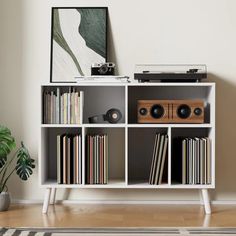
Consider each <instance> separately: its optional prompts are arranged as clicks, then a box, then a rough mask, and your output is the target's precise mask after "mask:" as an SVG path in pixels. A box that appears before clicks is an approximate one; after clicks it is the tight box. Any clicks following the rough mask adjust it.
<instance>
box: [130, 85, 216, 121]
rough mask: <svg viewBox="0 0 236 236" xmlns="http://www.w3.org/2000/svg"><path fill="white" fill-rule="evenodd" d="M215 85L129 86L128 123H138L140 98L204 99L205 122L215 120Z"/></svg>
mask: <svg viewBox="0 0 236 236" xmlns="http://www.w3.org/2000/svg"><path fill="white" fill-rule="evenodd" d="M214 91H215V90H214V87H213V86H212V85H210V84H209V85H206V86H197V84H195V86H162V85H161V84H159V85H156V86H142V85H140V86H129V87H128V107H129V109H128V123H129V124H137V101H138V100H156V99H157V100H188V99H189V100H192V99H202V100H203V101H204V103H205V117H204V123H206V124H212V123H213V122H214V119H213V118H214V108H213V106H214V104H213V103H214V94H215V93H214Z"/></svg>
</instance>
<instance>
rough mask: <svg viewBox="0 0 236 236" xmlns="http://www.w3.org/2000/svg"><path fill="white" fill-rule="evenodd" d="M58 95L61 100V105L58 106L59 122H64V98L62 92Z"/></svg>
mask: <svg viewBox="0 0 236 236" xmlns="http://www.w3.org/2000/svg"><path fill="white" fill-rule="evenodd" d="M60 97H61V99H60V101H61V107H60V116H61V118H60V123H61V124H64V98H63V94H62V95H60Z"/></svg>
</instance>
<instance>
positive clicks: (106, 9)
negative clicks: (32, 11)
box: [50, 6, 108, 83]
mask: <svg viewBox="0 0 236 236" xmlns="http://www.w3.org/2000/svg"><path fill="white" fill-rule="evenodd" d="M60 9H65V10H66V9H102V10H105V25H106V33H105V47H106V48H105V62H107V60H108V7H80V6H79V7H52V8H51V38H50V83H60V82H62V83H71V82H73V81H53V30H54V28H53V26H54V11H55V10H60Z"/></svg>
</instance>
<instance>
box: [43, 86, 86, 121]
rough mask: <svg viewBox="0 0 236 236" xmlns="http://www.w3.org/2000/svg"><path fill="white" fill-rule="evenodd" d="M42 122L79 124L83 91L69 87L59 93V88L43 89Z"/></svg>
mask: <svg viewBox="0 0 236 236" xmlns="http://www.w3.org/2000/svg"><path fill="white" fill-rule="evenodd" d="M43 97H44V102H43V114H44V115H43V121H44V124H81V123H82V117H83V91H76V89H75V88H73V89H72V88H71V87H69V92H64V93H61V91H60V88H59V87H57V88H56V92H54V91H44V96H43Z"/></svg>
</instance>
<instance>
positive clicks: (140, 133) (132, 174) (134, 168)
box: [128, 127, 168, 186]
mask: <svg viewBox="0 0 236 236" xmlns="http://www.w3.org/2000/svg"><path fill="white" fill-rule="evenodd" d="M157 133H160V134H168V128H141V127H140V128H129V129H128V184H129V185H132V184H140V183H143V184H148V183H149V177H150V171H151V165H152V158H153V150H154V143H155V136H156V134H157ZM167 167H168V148H167V157H166V159H165V166H164V172H163V178H162V183H163V184H166V183H168V168H167ZM150 186H151V185H150Z"/></svg>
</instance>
